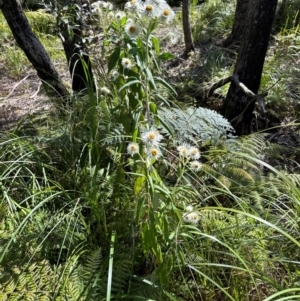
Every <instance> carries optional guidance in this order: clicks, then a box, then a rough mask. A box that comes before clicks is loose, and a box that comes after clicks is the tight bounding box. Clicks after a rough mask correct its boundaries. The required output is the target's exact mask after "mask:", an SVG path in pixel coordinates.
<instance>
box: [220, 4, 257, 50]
mask: <svg viewBox="0 0 300 301" xmlns="http://www.w3.org/2000/svg"><path fill="white" fill-rule="evenodd" d="M249 2H251V1H249V0H237V3H236V8H235V15H234V21H233V26H232V31H231V34H230V35H229V36H228V37H227V38H226V39H225V41H224V42H223V46H224V47H229V46H231V45H236V46H238V45H239V44H240V42H241V41H242V37H243V34H244V30H245V28H246V25H247V23H246V16H247V10H248V3H249Z"/></svg>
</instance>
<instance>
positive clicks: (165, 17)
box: [160, 5, 175, 23]
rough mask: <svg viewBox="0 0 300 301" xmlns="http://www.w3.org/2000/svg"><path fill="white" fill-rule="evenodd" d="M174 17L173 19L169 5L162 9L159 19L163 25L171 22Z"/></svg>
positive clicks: (173, 14) (172, 12) (173, 15)
mask: <svg viewBox="0 0 300 301" xmlns="http://www.w3.org/2000/svg"><path fill="white" fill-rule="evenodd" d="M174 17H175V13H174V11H173V10H172V9H171V7H170V6H169V5H166V6H165V7H163V9H162V13H161V15H160V19H161V21H162V22H163V23H169V22H171V21H172V20H173V19H174Z"/></svg>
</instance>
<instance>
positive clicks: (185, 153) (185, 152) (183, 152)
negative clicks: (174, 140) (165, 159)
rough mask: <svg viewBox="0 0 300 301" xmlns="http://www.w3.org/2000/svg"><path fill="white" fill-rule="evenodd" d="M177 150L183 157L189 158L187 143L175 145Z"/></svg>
mask: <svg viewBox="0 0 300 301" xmlns="http://www.w3.org/2000/svg"><path fill="white" fill-rule="evenodd" d="M177 150H178V152H179V156H181V157H184V158H189V156H190V152H189V147H188V146H187V145H179V146H178V147H177Z"/></svg>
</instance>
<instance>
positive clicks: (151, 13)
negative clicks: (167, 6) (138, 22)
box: [139, 0, 161, 18]
mask: <svg viewBox="0 0 300 301" xmlns="http://www.w3.org/2000/svg"><path fill="white" fill-rule="evenodd" d="M139 11H140V13H141V14H143V15H145V16H147V17H149V18H155V17H157V16H159V14H160V11H161V7H160V2H159V1H153V0H146V1H145V2H144V4H143V5H142V6H140V8H139Z"/></svg>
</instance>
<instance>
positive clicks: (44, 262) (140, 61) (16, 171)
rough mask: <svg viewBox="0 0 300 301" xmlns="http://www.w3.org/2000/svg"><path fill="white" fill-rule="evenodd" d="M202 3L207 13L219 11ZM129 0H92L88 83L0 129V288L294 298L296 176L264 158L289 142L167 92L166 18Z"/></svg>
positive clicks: (298, 215)
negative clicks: (242, 131) (117, 10)
mask: <svg viewBox="0 0 300 301" xmlns="http://www.w3.org/2000/svg"><path fill="white" fill-rule="evenodd" d="M213 3H215V5H216V6H215V8H213V6H212V2H210V3H208V2H207V3H205V4H203V12H205V11H206V12H207V13H209V14H210V15H213V16H215V18H216V19H215V20H213V21H211V22H209V23H208V25H209V24H210V23H213V22H220V20H221V19H220V16H219V12H220V9H221V2H220V1H213ZM133 4H134V3H131V4H128V7H127V8H129V12H127V15H126V14H124V15H121V17H120V18H117V15H114V16H112V18H110V17H109V15H108V14H109V13H111V12H109V11H107V9H106V8H105V7H103V4H101V5H102V6H99V7H97V6H94V10H95V11H94V12H95V13H96V14H95V18H97V17H100V20H99V21H98V22H101V20H103V22H106V23H105V24H109V25H108V26H109V30H108V29H107V30H104V31H103V44H104V45H105V46H106V47H102V48H98V46H99V45H98V44H91V47H94V49H101V51H98V52H97V55H98V56H96V55H94V54H93V55H94V56H93V61H94V64H95V66H94V70H95V73H96V74H97V75H98V76H97V90H96V91H94V90H93V89H92V88H91V87H89V88H88V89H87V93H86V94H79V95H77V94H74V95H73V96H72V97H71V99H70V103H71V105H70V106H69V107H67V108H66V107H65V108H61V109H60V110H59V111H54V112H49V115H48V116H49V117H48V119H49V120H46V121H45V120H44V121H43V123H42V122H41V120H39V119H37V120H36V121H35V122H34V121H33V122H32V123H31V124H30V126H34V125H36V124H37V128H36V131H35V132H34V135H30V131H28V130H27V129H26V126H25V125H24V124H22V123H21V124H19V126H16V128H14V129H11V131H6V132H1V133H0V185H1V197H2V202H1V206H0V221H1V223H0V225H1V229H0V271H1V273H0V291H1V292H0V300H120V299H122V300H132V299H137V300H182V301H183V300H216V301H217V300H233V301H239V300H245V301H260V300H265V301H269V300H298V299H299V296H300V290H299V272H298V271H299V262H300V258H299V252H298V250H299V247H300V237H299V236H300V229H299V219H300V203H299V195H300V190H299V186H300V176H299V174H297V173H293V172H292V171H290V170H288V169H284V168H283V167H282V166H279V167H281V168H274V167H273V165H272V164H271V162H272V160H274V158H280V156H281V157H285V156H286V154H287V153H288V154H289V156H290V160H294V159H295V157H296V156H297V151H295V152H288V150H287V149H285V148H284V147H280V146H278V145H276V144H271V143H270V142H269V141H268V139H267V136H266V135H265V134H262V133H256V134H253V135H249V136H247V137H240V138H238V137H236V136H235V134H234V130H233V128H232V127H231V125H230V123H229V122H228V121H227V120H226V119H224V118H223V117H222V116H221V115H219V114H218V113H217V112H215V111H212V110H209V109H204V108H195V107H193V106H190V105H189V104H182V103H180V102H176V101H174V100H176V98H177V93H176V90H175V89H174V88H173V86H172V85H170V84H169V82H168V81H167V80H166V79H165V77H164V76H163V75H164V69H163V66H164V65H163V62H165V61H169V60H171V59H173V58H174V56H173V55H172V53H169V52H168V51H166V49H164V48H163V47H161V43H160V39H159V38H157V35H156V34H157V33H158V32H159V30H160V28H161V26H164V27H167V26H168V27H171V26H172V25H173V23H172V22H176V20H177V19H174V20H169V19H168V20H167V21H168V22H166V23H163V25H162V24H161V23H160V22H161V21H163V19H162V20H161V19H159V18H149V16H145V15H143V13H141V14H136V13H135V11H134V7H132V6H131V5H133ZM99 5H100V4H99ZM160 5H161V7H164V8H165V9H169V8H167V7H166V6H164V5H165V3H164V2H163V1H162V3H161V4H160ZM204 5H210V6H209V7H204ZM228 9H231V8H230V7H229V8H228ZM169 13H170V15H171V14H172V12H171V11H170V12H169ZM218 16H219V17H218ZM109 18H110V19H109ZM207 18H208V15H207ZM212 19H213V18H212ZM231 19H232V16H230V18H229V17H228V19H227V17H226V20H225V21H226V22H225V21H224V20H221V23H220V24H219V26H220V27H218V26H216V27H215V32H212V33H211V34H216V35H219V34H220V32H221V27H222V26H223V25H222V24H227V22H228V28H230V26H231V25H229V24H230V23H229V20H231ZM108 20H110V21H109V22H108ZM158 20H160V21H159V22H158ZM165 21H166V20H165ZM197 22H198V21H197ZM223 22H225V23H223ZM1 24H3V23H1ZM46 24H47V26H48V23H46ZM216 24H217V23H214V25H216ZM38 25H39V26H37V28H39V30H44V29H45V31H48V30H52V27H47V26H44V25H42V24H40V21H38ZM3 26H4V25H3ZM226 26H227V25H226ZM133 29H135V30H133ZM286 30H290V29H284V30H282V31H281V32H280V33H279V37H280V35H284V33H285V32H286ZM137 33H138V34H137ZM293 33H294V34H295V36H294V37H296V34H297V32H296V29H294V31H293ZM7 34H9V32H8V31H7ZM47 34H49V33H47ZM3 36H4V34H3V35H2V38H3ZM41 36H42V35H41ZM5 39H6V41H7V39H8V40H9V39H11V37H9V36H7V37H6V38H5ZM173 39H174V37H173ZM200 40H201V36H200ZM168 42H169V43H171V44H172V43H173V42H174V40H172V37H171V38H170V40H169V41H168ZM288 49H289V50H291V53H290V55H297V54H296V52H293V48H292V47H290V48H288ZM92 53H93V52H92ZM216 53H217V55H216V56H217V57H220V56H222V53H221V50H218V51H217V52H216ZM279 53H280V52H279ZM280 55H282V56H284V54H283V52H282V54H280ZM280 55H278V56H279V58H280ZM224 61H225V58H224V60H223V59H222V60H220V61H219V63H218V64H217V63H215V65H214V64H213V62H214V60H212V59H211V60H210V61H209V63H210V64H211V66H210V68H209V70H210V72H211V73H210V74H209V75H207V77H208V78H209V77H211V78H217V77H218V76H220V75H217V74H221V73H222V68H224V66H223V67H222V63H223V62H224ZM283 61H284V60H282V61H281V63H282V62H283ZM97 62H98V64H97ZM276 64H279V62H278V61H277V60H276V59H275V57H273V58H269V60H268V62H267V64H266V67H265V75H264V79H263V83H262V85H263V86H262V88H265V87H269V86H270V85H271V84H273V83H274V81H275V82H276V81H277V78H276V76H277V73H275V72H273V71H272V70H274V71H275V70H276ZM16 65H17V66H15V67H14V66H12V69H10V67H9V69H10V70H12V71H11V72H14V71H13V70H15V71H16V70H17V69H16V68H17V67H19V68H20V66H19V64H16ZM227 67H228V66H227ZM268 68H269V69H268ZM268 70H269V71H268ZM20 72H21V71H20ZM226 72H228V70H227V71H226ZM268 72H269V73H268ZM267 75H268V76H267ZM89 79H90V78H89V77H88V75H87V81H88V80H89ZM90 86H91V85H90ZM274 91H275V92H276V90H273V89H272V91H270V95H269V97H270V98H269V101H271V99H272V95H273V93H275V92H274ZM278 93H279V92H278ZM280 97H283V96H282V95H280ZM282 101H283V100H282ZM285 101H288V100H285ZM62 112H63V113H62Z"/></svg>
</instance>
